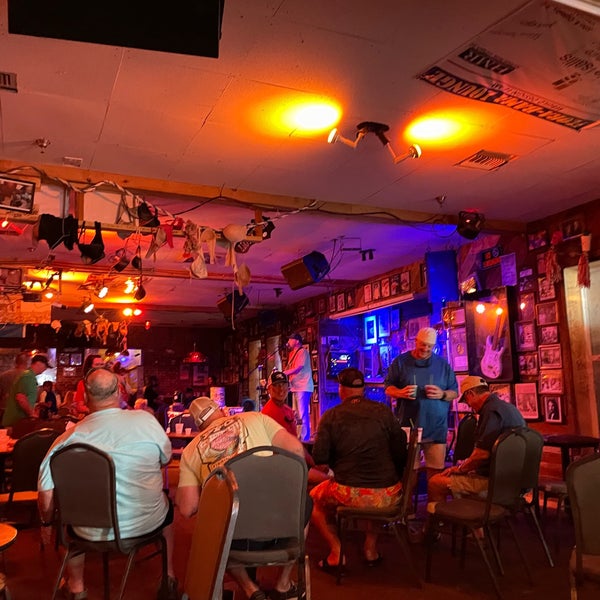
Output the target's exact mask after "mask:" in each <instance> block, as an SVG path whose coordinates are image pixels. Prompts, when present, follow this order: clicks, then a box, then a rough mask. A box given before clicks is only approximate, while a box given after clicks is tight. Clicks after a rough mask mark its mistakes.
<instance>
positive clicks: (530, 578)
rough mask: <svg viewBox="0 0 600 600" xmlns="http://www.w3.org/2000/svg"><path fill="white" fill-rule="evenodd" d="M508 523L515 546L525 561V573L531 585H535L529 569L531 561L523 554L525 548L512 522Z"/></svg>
mask: <svg viewBox="0 0 600 600" xmlns="http://www.w3.org/2000/svg"><path fill="white" fill-rule="evenodd" d="M507 522H508V528H509V529H510V533H511V535H512V536H513V539H514V540H515V545H516V546H517V550H518V551H519V555H520V556H521V560H522V561H523V567H524V569H525V572H526V573H527V579H528V580H529V583H530V584H531V585H533V576H532V575H531V568H530V567H529V561H528V560H527V557H526V556H525V552H523V547H522V546H521V542H519V538H518V537H517V532H516V531H515V528H514V526H513V523H512V520H511V519H507Z"/></svg>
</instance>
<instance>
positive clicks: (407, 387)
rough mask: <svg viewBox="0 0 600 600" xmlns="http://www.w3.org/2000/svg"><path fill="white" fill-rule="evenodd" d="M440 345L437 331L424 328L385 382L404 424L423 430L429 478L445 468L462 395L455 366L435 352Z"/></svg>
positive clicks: (396, 362)
mask: <svg viewBox="0 0 600 600" xmlns="http://www.w3.org/2000/svg"><path fill="white" fill-rule="evenodd" d="M436 343H437V333H436V331H435V329H433V328H432V327H423V328H422V329H420V330H419V332H418V333H417V338H416V340H415V348H414V350H410V351H409V352H405V353H404V354H401V355H400V356H398V357H397V358H396V359H394V361H393V362H392V364H391V365H390V370H389V371H388V375H387V377H386V379H385V382H384V387H385V393H386V395H388V396H391V397H392V398H395V399H396V416H397V417H398V419H399V420H400V423H401V425H402V426H403V427H422V428H423V435H422V440H423V443H422V444H421V449H422V450H423V454H424V456H425V466H426V467H427V479H429V478H431V477H432V476H433V475H435V474H436V473H439V472H441V471H442V470H443V469H444V466H445V460H446V438H447V436H448V410H449V408H450V403H451V402H452V400H454V398H456V397H457V395H458V384H457V383H456V376H455V375H454V371H453V370H452V367H451V366H450V365H449V364H448V361H446V360H445V359H444V358H442V357H441V356H438V355H437V354H435V353H434V348H435V345H436Z"/></svg>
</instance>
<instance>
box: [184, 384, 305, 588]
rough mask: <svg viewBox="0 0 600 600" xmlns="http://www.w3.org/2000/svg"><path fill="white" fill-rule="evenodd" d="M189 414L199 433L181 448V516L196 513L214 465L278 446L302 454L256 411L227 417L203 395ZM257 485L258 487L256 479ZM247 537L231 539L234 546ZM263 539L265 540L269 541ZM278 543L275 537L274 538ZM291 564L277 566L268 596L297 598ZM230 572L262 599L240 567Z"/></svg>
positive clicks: (296, 442)
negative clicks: (273, 583)
mask: <svg viewBox="0 0 600 600" xmlns="http://www.w3.org/2000/svg"><path fill="white" fill-rule="evenodd" d="M190 414H191V415H192V416H193V417H194V421H195V422H196V425H197V426H198V429H199V430H200V433H199V434H198V435H197V436H196V437H195V438H194V439H193V440H192V441H191V442H190V443H189V444H188V445H187V446H186V447H185V449H184V451H183V454H182V455H181V462H180V465H179V487H178V488H177V495H176V497H175V503H176V504H177V507H178V508H179V510H180V512H181V514H182V515H183V516H184V517H188V518H189V517H192V516H193V515H195V514H196V512H197V511H198V502H199V500H200V493H201V490H202V485H203V484H204V481H205V479H206V478H207V477H208V476H209V475H210V473H211V471H213V470H214V469H215V468H216V467H219V466H221V465H224V464H225V463H227V461H228V460H229V459H230V458H232V457H233V456H236V455H237V454H240V453H241V452H245V451H246V450H249V449H251V448H256V447H257V446H276V447H278V448H283V449H284V450H288V451H289V452H293V453H294V454H297V455H298V456H300V457H302V458H304V450H303V447H302V444H301V443H300V441H299V440H298V438H297V437H296V436H295V435H291V434H290V433H288V432H287V431H286V430H285V429H283V428H282V427H281V425H279V424H278V423H276V422H275V421H274V420H273V419H271V418H270V417H267V416H266V415H263V414H261V413H258V412H242V413H238V414H235V415H231V416H229V417H228V416H226V415H225V413H224V412H223V410H222V409H221V407H220V406H219V405H218V404H217V403H216V402H215V401H214V400H211V399H210V398H207V397H206V396H201V397H200V398H196V399H195V400H194V401H193V402H192V404H191V405H190ZM257 485H261V483H260V482H257ZM238 542H239V543H242V545H243V547H245V545H247V543H248V541H247V540H243V541H241V542H240V541H239V540H234V541H233V544H236V543H238ZM270 542H271V540H267V541H266V542H265V543H270ZM274 542H276V540H274ZM293 566H294V563H290V564H288V565H286V566H285V567H284V568H282V569H281V573H280V575H279V579H278V580H277V583H276V585H275V589H274V590H272V591H270V592H269V598H271V599H272V600H286V599H288V598H297V597H298V590H297V587H296V585H295V584H294V583H292V580H291V578H290V577H291V574H292V569H293ZM229 572H230V574H231V576H232V577H233V578H234V579H235V580H236V582H237V583H238V585H239V586H240V587H241V588H242V590H243V591H244V593H245V594H246V596H247V597H248V598H249V599H250V600H266V598H267V596H266V595H265V593H264V592H263V591H262V590H260V589H259V588H258V586H257V585H256V583H255V582H254V581H253V580H252V579H251V578H250V576H249V574H248V572H247V571H246V569H245V568H244V567H239V568H236V569H231V570H230V571H229Z"/></svg>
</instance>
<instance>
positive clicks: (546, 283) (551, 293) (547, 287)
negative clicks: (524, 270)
mask: <svg viewBox="0 0 600 600" xmlns="http://www.w3.org/2000/svg"><path fill="white" fill-rule="evenodd" d="M538 294H539V297H540V302H545V301H546V300H554V298H556V289H555V287H554V284H553V283H552V282H551V281H550V280H549V279H547V278H546V276H544V277H538Z"/></svg>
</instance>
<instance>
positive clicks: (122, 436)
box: [38, 367, 179, 600]
mask: <svg viewBox="0 0 600 600" xmlns="http://www.w3.org/2000/svg"><path fill="white" fill-rule="evenodd" d="M84 386H85V392H86V396H87V403H88V407H89V409H90V414H89V415H88V416H87V417H86V418H85V419H83V420H82V421H80V422H79V423H78V424H77V425H76V426H75V427H73V428H72V429H70V430H69V431H67V432H65V433H63V434H62V435H61V436H60V437H58V438H57V439H56V441H55V442H54V444H53V445H52V447H51V448H50V450H49V451H48V454H47V455H46V457H45V458H44V460H43V462H42V465H41V467H40V476H39V480H38V491H39V495H38V503H39V509H40V515H41V518H42V525H43V526H48V525H50V522H51V521H52V518H53V515H54V482H53V481H52V474H51V472H50V458H51V457H52V455H53V454H54V453H55V452H56V451H57V450H60V449H61V448H63V447H65V446H69V445H70V444H75V443H85V444H90V445H91V446H95V447H97V448H99V449H101V450H103V451H104V452H106V453H108V454H109V455H110V456H111V458H112V459H113V462H114V465H115V476H116V481H117V513H118V518H119V528H120V530H121V536H122V537H123V538H130V537H135V536H138V535H143V534H146V533H150V532H151V531H154V530H155V529H158V528H159V527H161V526H162V528H163V535H164V536H165V540H166V542H167V568H168V575H169V578H168V592H169V593H168V600H172V599H173V600H175V599H177V598H178V597H179V596H178V592H177V580H176V579H175V573H174V571H173V525H172V523H173V507H172V505H171V502H170V500H169V498H168V497H167V496H166V495H165V493H164V492H163V478H162V472H161V467H162V466H164V465H166V464H167V463H168V462H169V460H170V459H171V443H170V441H169V438H168V437H167V435H166V433H165V432H164V431H163V429H162V428H161V426H160V424H159V423H158V421H157V420H156V419H155V418H154V417H153V416H152V415H150V414H149V413H147V412H146V411H143V410H121V408H120V404H119V380H118V379H117V376H116V375H115V373H113V372H112V371H110V370H108V369H106V368H104V367H101V368H95V369H91V370H90V371H88V373H87V375H86V377H85V379H84ZM75 533H77V534H78V535H80V536H82V537H85V538H86V539H90V540H103V539H113V534H112V531H109V530H106V529H93V528H89V527H83V528H81V527H76V528H75ZM84 560H85V555H84V554H80V555H77V556H75V557H73V558H71V559H70V560H69V562H68V563H67V578H66V582H65V584H64V589H63V597H65V598H69V599H70V600H84V599H85V598H87V597H88V595H87V590H86V589H85V585H84V580H83V571H84Z"/></svg>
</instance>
